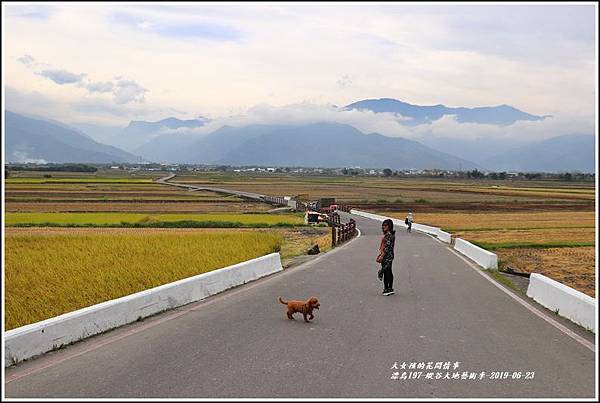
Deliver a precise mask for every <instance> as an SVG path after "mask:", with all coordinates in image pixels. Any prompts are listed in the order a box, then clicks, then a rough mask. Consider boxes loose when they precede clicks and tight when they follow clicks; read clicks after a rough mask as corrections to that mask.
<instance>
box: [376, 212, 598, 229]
mask: <svg viewBox="0 0 600 403" xmlns="http://www.w3.org/2000/svg"><path fill="white" fill-rule="evenodd" d="M413 213H414V214H415V222H418V223H420V224H427V225H433V226H435V227H441V228H442V229H444V230H448V231H450V232H452V231H473V230H485V229H501V230H507V229H533V228H577V227H580V228H581V227H587V228H594V227H595V225H596V221H595V212H594V211H581V212H578V211H560V212H550V211H535V212H528V213H487V212H486V213H478V212H473V213H422V214H419V212H418V211H416V212H413ZM386 214H387V215H390V216H394V217H397V218H404V217H405V216H406V213H386Z"/></svg>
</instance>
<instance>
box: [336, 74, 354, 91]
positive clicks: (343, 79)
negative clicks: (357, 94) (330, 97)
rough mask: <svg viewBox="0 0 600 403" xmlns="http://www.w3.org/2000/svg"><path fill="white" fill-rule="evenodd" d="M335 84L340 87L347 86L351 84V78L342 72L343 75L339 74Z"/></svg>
mask: <svg viewBox="0 0 600 403" xmlns="http://www.w3.org/2000/svg"><path fill="white" fill-rule="evenodd" d="M336 84H337V85H338V87H340V88H347V87H350V86H351V85H352V79H351V78H350V76H349V75H347V74H344V75H343V76H341V77H340V78H339V79H338V80H337V81H336Z"/></svg>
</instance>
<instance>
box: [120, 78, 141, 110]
mask: <svg viewBox="0 0 600 403" xmlns="http://www.w3.org/2000/svg"><path fill="white" fill-rule="evenodd" d="M147 91H148V90H147V89H145V88H143V87H142V86H140V85H139V84H138V83H136V82H135V81H134V80H127V79H123V78H122V79H120V80H118V81H117V82H116V83H115V85H114V90H113V94H114V99H115V102H116V103H117V104H120V105H122V104H126V103H128V102H143V101H144V94H145V93H146V92H147Z"/></svg>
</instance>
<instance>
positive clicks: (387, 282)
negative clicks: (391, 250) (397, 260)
mask: <svg viewBox="0 0 600 403" xmlns="http://www.w3.org/2000/svg"><path fill="white" fill-rule="evenodd" d="M381 270H383V288H385V289H390V288H393V287H392V286H393V284H394V275H393V274H392V261H391V260H390V261H389V262H383V263H381Z"/></svg>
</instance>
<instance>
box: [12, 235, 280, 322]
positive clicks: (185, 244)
mask: <svg viewBox="0 0 600 403" xmlns="http://www.w3.org/2000/svg"><path fill="white" fill-rule="evenodd" d="M282 244H283V237H282V236H281V235H280V234H273V233H267V232H251V231H242V232H239V231H236V232H233V231H230V232H223V231H221V232H219V231H211V232H204V231H203V232H197V231H179V230H175V231H153V230H149V231H148V230H144V232H139V231H137V232H120V233H114V232H112V233H111V232H97V231H95V230H94V231H93V232H92V231H87V232H78V233H72V232H66V231H50V232H47V231H38V232H37V233H35V232H32V231H30V230H27V231H25V232H19V231H14V232H12V233H11V232H9V233H7V234H6V257H5V259H6V260H5V287H6V288H5V289H6V294H5V295H6V299H5V309H6V310H5V312H6V316H5V317H6V321H5V326H6V329H12V328H15V327H19V326H23V325H25V324H28V323H34V322H37V321H40V320H44V319H47V318H50V317H53V316H56V315H60V314H63V313H66V312H70V311H73V310H76V309H80V308H83V307H86V306H90V305H93V304H97V303H100V302H103V301H107V300H110V299H114V298H119V297H122V296H125V295H128V294H132V293H135V292H138V291H142V290H145V289H148V288H152V287H156V286H159V285H162V284H166V283H170V282H172V281H176V280H180V279H183V278H187V277H190V276H194V275H197V274H200V273H205V272H208V271H211V270H215V269H218V268H221V267H225V266H229V265H232V264H235V263H239V262H242V261H245V260H248V259H252V258H255V257H258V256H263V255H266V254H268V253H272V252H276V251H279V250H280V249H281V246H282Z"/></svg>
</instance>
